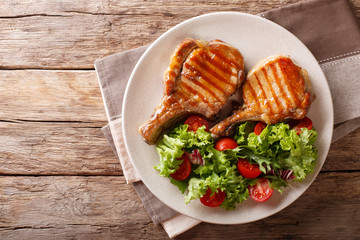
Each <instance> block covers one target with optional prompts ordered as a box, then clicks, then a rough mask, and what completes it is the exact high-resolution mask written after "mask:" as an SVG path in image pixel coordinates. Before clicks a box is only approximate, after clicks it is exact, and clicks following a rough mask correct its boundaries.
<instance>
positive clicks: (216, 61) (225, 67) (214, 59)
mask: <svg viewBox="0 0 360 240" xmlns="http://www.w3.org/2000/svg"><path fill="white" fill-rule="evenodd" d="M204 54H205V56H204V57H205V58H206V60H207V61H209V62H211V64H213V65H214V66H216V67H217V68H218V69H221V70H222V71H223V72H224V73H226V74H228V75H230V76H236V72H234V71H233V70H234V68H233V66H232V65H231V64H230V63H229V62H224V60H222V59H221V58H220V57H219V56H216V55H215V54H213V53H211V52H210V51H206V52H204Z"/></svg>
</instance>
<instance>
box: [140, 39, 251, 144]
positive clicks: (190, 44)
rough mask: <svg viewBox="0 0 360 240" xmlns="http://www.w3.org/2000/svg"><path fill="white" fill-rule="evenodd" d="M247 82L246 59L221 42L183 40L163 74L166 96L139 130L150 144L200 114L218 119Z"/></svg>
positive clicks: (234, 49)
mask: <svg viewBox="0 0 360 240" xmlns="http://www.w3.org/2000/svg"><path fill="white" fill-rule="evenodd" d="M243 79H244V60H243V57H242V55H241V53H240V52H239V51H238V50H237V49H236V48H234V47H232V46H230V45H229V44H226V43H224V42H222V41H220V40H213V41H210V42H207V41H204V40H194V39H191V38H187V39H184V40H183V41H182V42H181V43H180V44H179V45H178V46H177V47H176V49H175V51H174V53H173V55H172V56H171V59H170V65H169V67H168V69H167V70H166V72H165V74H164V96H163V98H162V100H161V102H160V104H159V105H158V107H157V108H156V109H155V111H154V113H153V115H152V116H151V118H150V119H149V120H148V121H147V122H145V123H144V124H143V125H142V126H140V128H139V132H140V134H141V135H142V136H143V138H144V140H145V141H146V142H147V143H149V144H154V143H155V142H156V140H157V138H158V136H159V135H160V134H161V132H162V131H163V130H164V129H166V128H168V127H169V126H171V125H172V124H174V122H176V121H177V120H179V119H181V118H183V117H185V116H187V115H189V114H200V115H203V116H205V117H206V118H208V119H211V118H213V117H215V116H216V115H217V114H218V113H219V111H220V110H221V108H222V107H223V105H224V104H225V103H226V102H227V100H228V98H229V97H230V96H231V95H232V94H234V93H235V92H236V90H237V89H238V88H239V87H240V85H241V83H242V81H243Z"/></svg>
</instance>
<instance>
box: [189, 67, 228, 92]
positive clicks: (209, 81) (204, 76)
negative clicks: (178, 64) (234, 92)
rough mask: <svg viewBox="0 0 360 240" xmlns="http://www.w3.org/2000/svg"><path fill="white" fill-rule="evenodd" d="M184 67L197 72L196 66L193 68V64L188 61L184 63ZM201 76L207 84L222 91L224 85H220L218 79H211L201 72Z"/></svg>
mask: <svg viewBox="0 0 360 240" xmlns="http://www.w3.org/2000/svg"><path fill="white" fill-rule="evenodd" d="M184 66H185V68H187V69H189V70H191V71H193V72H199V71H198V69H197V68H195V66H192V65H190V64H189V63H187V62H186V63H184ZM201 77H202V78H203V79H204V80H205V81H206V82H207V83H209V84H211V86H213V87H214V88H216V89H217V90H219V91H220V92H223V89H224V87H222V86H221V85H219V81H216V79H215V80H214V79H212V78H210V77H208V76H207V75H206V74H202V75H201Z"/></svg>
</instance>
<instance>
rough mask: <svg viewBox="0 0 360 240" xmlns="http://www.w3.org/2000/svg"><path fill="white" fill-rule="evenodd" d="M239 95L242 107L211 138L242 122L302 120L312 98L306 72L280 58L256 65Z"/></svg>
mask: <svg viewBox="0 0 360 240" xmlns="http://www.w3.org/2000/svg"><path fill="white" fill-rule="evenodd" d="M242 91H243V100H244V103H243V106H242V107H241V108H240V109H239V110H237V111H235V112H234V113H233V114H232V115H231V116H230V117H228V118H226V119H224V120H223V121H221V122H220V123H218V124H217V125H215V126H214V127H213V128H211V129H210V131H211V133H212V134H213V135H214V136H227V135H230V134H231V132H232V126H234V125H235V124H237V123H241V122H245V121H263V122H265V123H267V124H273V123H277V122H280V121H283V120H285V119H287V118H292V119H301V118H304V117H305V115H306V114H307V111H308V108H309V106H310V104H311V102H312V100H313V98H314V96H313V95H312V86H311V82H310V79H309V76H308V74H307V71H306V70H305V69H302V68H300V67H298V66H297V65H295V64H294V63H293V61H292V60H291V59H290V58H289V57H285V56H281V55H277V56H271V57H268V58H265V59H263V60H262V61H260V62H259V63H258V64H256V66H255V67H254V68H253V69H252V70H251V71H250V72H249V73H248V75H247V79H246V80H245V82H244V84H243V87H242Z"/></svg>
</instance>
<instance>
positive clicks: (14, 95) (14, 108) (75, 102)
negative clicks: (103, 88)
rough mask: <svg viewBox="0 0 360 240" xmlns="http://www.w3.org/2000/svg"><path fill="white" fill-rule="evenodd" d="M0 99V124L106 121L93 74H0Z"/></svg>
mask: <svg viewBox="0 0 360 240" xmlns="http://www.w3.org/2000/svg"><path fill="white" fill-rule="evenodd" d="M0 96H1V106H2V108H1V111H0V120H14V119H15V120H31V121H63V122H64V121H68V122H73V121H78V122H95V121H96V122H98V124H101V123H99V121H101V122H102V123H104V122H105V121H107V120H106V115H105V110H104V105H103V102H102V97H101V93H100V88H99V84H98V81H97V78H96V73H95V71H93V70H92V71H64V70H62V71H44V70H16V71H9V70H0ZM99 126H100V125H98V127H99Z"/></svg>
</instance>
